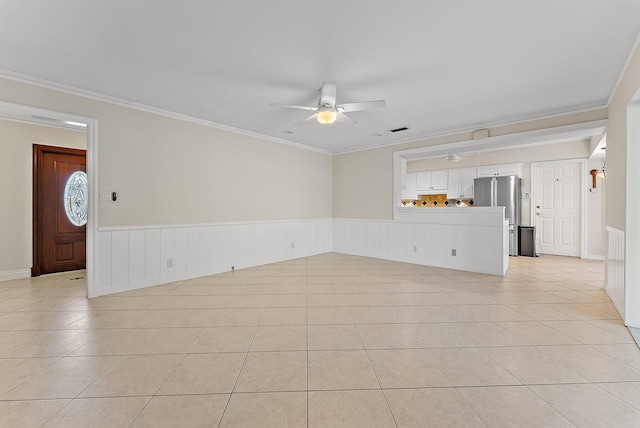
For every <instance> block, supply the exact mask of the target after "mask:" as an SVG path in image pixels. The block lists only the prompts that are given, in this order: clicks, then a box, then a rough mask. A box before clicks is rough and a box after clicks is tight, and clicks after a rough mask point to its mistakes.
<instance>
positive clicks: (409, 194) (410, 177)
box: [401, 172, 418, 200]
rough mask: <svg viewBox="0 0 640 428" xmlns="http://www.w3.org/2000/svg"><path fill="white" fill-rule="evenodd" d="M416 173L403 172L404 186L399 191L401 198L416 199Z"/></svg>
mask: <svg viewBox="0 0 640 428" xmlns="http://www.w3.org/2000/svg"><path fill="white" fill-rule="evenodd" d="M416 175H417V173H415V172H409V173H407V174H405V179H404V186H403V187H402V191H401V198H402V199H411V200H414V199H418V189H417V187H416Z"/></svg>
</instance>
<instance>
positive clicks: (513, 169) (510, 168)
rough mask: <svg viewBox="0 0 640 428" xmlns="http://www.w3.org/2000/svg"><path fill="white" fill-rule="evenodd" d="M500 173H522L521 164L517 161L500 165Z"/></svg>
mask: <svg viewBox="0 0 640 428" xmlns="http://www.w3.org/2000/svg"><path fill="white" fill-rule="evenodd" d="M498 175H520V168H519V165H518V164H517V163H507V164H504V165H498Z"/></svg>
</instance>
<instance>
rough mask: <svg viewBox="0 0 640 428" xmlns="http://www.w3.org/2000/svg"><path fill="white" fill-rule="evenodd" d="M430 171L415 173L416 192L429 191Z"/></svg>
mask: <svg viewBox="0 0 640 428" xmlns="http://www.w3.org/2000/svg"><path fill="white" fill-rule="evenodd" d="M431 187H432V186H431V171H420V172H418V173H416V188H417V189H418V190H431Z"/></svg>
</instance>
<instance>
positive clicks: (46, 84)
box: [0, 69, 333, 155]
mask: <svg viewBox="0 0 640 428" xmlns="http://www.w3.org/2000/svg"><path fill="white" fill-rule="evenodd" d="M0 78H3V79H6V80H12V81H15V82H19V83H26V84H28V85H32V86H38V87H40V88H45V89H49V90H53V91H57V92H64V93H67V94H70V95H75V96H78V97H83V98H89V99H92V100H95V101H100V102H104V103H109V104H114V105H117V106H120V107H127V108H131V109H134V110H139V111H144V112H146V113H151V114H155V115H159V116H164V117H169V118H172V119H177V120H181V121H183V122H189V123H194V124H197V125H202V126H206V127H209V128H215V129H219V130H221V131H227V132H232V133H234V134H240V135H245V136H247V137H252V138H257V139H260V140H265V141H269V142H272V143H277V144H283V145H285V146H289V147H294V148H297V149H302V150H307V151H311V152H316V153H322V154H325V155H333V153H332V152H330V151H328V150H323V149H319V148H317V147H313V146H308V145H306V144H300V143H295V142H293V141H289V140H285V139H282V138H276V137H272V136H270V135H264V134H260V133H257V132H252V131H247V130H244V129H240V128H235V127H233V126H228V125H223V124H220V123H217V122H212V121H210V120H205V119H200V118H197V117H193V116H189V115H186V114H182V113H176V112H174V111H170V110H165V109H161V108H157V107H153V106H149V105H146V104H141V103H137V102H134V101H129V100H126V99H123V98H118V97H112V96H109V95H105V94H100V93H98V92H93V91H89V90H86V89H80V88H76V87H73V86H69V85H65V84H64V83H58V82H54V81H51V80H46V79H41V78H39V77H34V76H29V75H25V74H22V73H16V72H13V71H9V70H5V69H0Z"/></svg>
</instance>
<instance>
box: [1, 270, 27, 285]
mask: <svg viewBox="0 0 640 428" xmlns="http://www.w3.org/2000/svg"><path fill="white" fill-rule="evenodd" d="M24 278H31V269H20V270H7V271H4V272H0V282H2V281H11V280H12V279H24Z"/></svg>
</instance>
